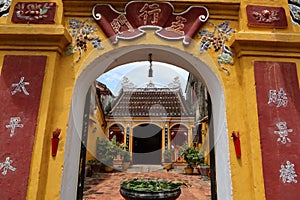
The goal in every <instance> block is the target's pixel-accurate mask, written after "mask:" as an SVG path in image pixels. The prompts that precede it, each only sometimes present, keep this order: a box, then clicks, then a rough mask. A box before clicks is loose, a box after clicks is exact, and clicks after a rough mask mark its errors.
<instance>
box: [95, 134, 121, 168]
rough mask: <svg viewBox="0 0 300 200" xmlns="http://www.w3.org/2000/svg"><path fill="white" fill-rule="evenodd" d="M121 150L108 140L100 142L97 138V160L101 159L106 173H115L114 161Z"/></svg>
mask: <svg viewBox="0 0 300 200" xmlns="http://www.w3.org/2000/svg"><path fill="white" fill-rule="evenodd" d="M118 151H119V148H118V147H117V146H116V145H114V144H113V142H111V141H109V140H108V139H107V138H104V139H102V140H100V139H99V138H97V150H96V154H97V159H99V160H100V161H101V162H102V163H103V164H104V165H105V167H104V169H105V171H106V172H111V171H113V160H114V158H115V157H116V155H117V154H118Z"/></svg>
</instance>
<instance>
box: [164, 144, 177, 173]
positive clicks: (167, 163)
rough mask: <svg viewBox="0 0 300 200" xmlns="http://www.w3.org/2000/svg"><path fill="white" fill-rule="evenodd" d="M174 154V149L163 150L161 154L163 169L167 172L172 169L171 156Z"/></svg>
mask: <svg viewBox="0 0 300 200" xmlns="http://www.w3.org/2000/svg"><path fill="white" fill-rule="evenodd" d="M173 152H174V149H165V151H164V153H163V158H164V160H163V163H162V165H163V168H164V169H166V170H167V171H169V170H170V169H172V168H173V162H172V154H173Z"/></svg>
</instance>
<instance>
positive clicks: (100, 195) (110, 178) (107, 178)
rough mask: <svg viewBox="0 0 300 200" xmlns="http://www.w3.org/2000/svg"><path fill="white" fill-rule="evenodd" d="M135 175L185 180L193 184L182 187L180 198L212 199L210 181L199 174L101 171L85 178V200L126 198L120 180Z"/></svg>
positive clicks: (118, 199) (189, 199)
mask: <svg viewBox="0 0 300 200" xmlns="http://www.w3.org/2000/svg"><path fill="white" fill-rule="evenodd" d="M133 177H143V178H154V179H168V180H172V181H184V182H186V183H188V184H190V185H191V187H189V188H185V187H182V189H181V195H180V197H179V198H178V200H210V199H211V198H210V181H203V180H201V177H200V176H199V175H192V176H190V175H189V176H188V175H184V174H181V173H176V172H115V173H99V174H95V175H93V177H87V178H86V180H85V191H84V198H83V199H84V200H92V199H97V200H98V199H99V200H124V199H123V198H122V196H121V195H120V193H119V190H120V186H119V185H120V182H121V181H122V180H129V179H131V178H133Z"/></svg>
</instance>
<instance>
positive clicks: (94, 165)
mask: <svg viewBox="0 0 300 200" xmlns="http://www.w3.org/2000/svg"><path fill="white" fill-rule="evenodd" d="M87 165H88V166H90V167H91V170H92V172H93V173H97V172H100V169H101V162H100V161H99V160H97V159H93V160H89V161H88V162H87Z"/></svg>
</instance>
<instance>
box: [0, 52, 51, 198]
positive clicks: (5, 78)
mask: <svg viewBox="0 0 300 200" xmlns="http://www.w3.org/2000/svg"><path fill="white" fill-rule="evenodd" d="M46 59H47V57H46V56H14V55H12V56H5V58H4V62H3V67H2V72H1V77H0V113H1V117H0V137H1V139H0V199H1V200H8V199H18V200H19V199H20V200H22V199H26V192H27V186H28V179H29V170H30V162H31V154H32V150H33V144H34V138H35V130H36V124H37V116H38V110H39V104H40V96H41V90H42V84H43V79H44V72H45V66H46ZM21 77H24V80H23V82H26V83H27V84H25V91H24V90H22V88H21V90H20V91H18V92H16V93H15V94H14V95H13V94H12V91H14V89H15V88H16V87H13V86H12V84H15V83H19V82H20V79H21ZM26 93H27V94H28V95H26ZM12 117H19V118H20V121H19V122H18V123H17V124H18V125H19V126H21V127H16V128H15V130H14V134H13V135H11V134H10V133H11V128H10V127H9V125H10V119H11V118H12ZM5 161H7V162H5ZM9 166H11V168H7V167H9ZM5 169H7V173H6V174H5V172H4V171H5ZM37 173H38V172H37Z"/></svg>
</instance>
